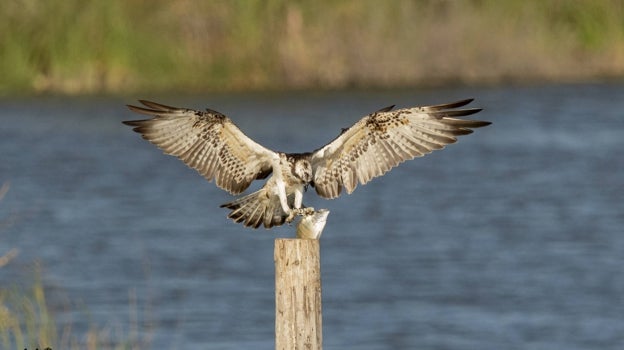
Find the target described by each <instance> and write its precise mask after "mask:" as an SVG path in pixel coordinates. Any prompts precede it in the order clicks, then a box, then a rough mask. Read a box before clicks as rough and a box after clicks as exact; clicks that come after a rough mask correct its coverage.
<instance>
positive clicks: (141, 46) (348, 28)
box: [0, 0, 624, 94]
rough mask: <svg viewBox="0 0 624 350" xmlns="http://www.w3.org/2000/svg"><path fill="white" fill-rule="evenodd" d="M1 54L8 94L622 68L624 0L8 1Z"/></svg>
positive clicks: (432, 79)
mask: <svg viewBox="0 0 624 350" xmlns="http://www.w3.org/2000/svg"><path fill="white" fill-rule="evenodd" d="M0 61H1V62H2V65H0V76H2V77H3V78H2V79H1V80H0V93H5V94H7V93H15V92H20V91H21V92H25V93H30V92H61V93H90V92H128V91H136V90H160V91H167V90H178V91H180V90H182V91H199V90H206V89H207V90H246V89H266V88H269V89H284V88H310V87H321V88H336V87H338V88H340V87H348V86H397V85H415V84H424V85H432V84H442V83H447V82H467V83H470V82H492V83H496V82H500V81H505V80H515V81H517V80H526V79H542V80H565V79H589V78H594V77H622V76H623V75H624V1H622V0H603V1H595V0H545V1H524V0H508V1H497V0H412V1H408V0H397V1H386V2H379V1H375V0H360V1H328V0H319V1H288V0H231V1H201V0H184V1H175V2H172V1H164V0H154V1H145V0H108V1H80V0H57V1H41V0H21V1H10V2H7V3H6V4H3V9H2V11H0Z"/></svg>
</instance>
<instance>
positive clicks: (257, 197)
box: [221, 188, 287, 228]
mask: <svg viewBox="0 0 624 350" xmlns="http://www.w3.org/2000/svg"><path fill="white" fill-rule="evenodd" d="M271 197H274V198H273V200H272V198H271ZM221 208H228V209H231V210H232V211H231V212H230V213H229V214H228V218H230V219H232V220H234V221H235V222H239V223H242V224H243V225H245V226H248V227H253V228H258V227H260V225H262V224H264V227H265V228H271V227H273V226H280V225H283V224H284V222H285V221H286V217H287V215H286V213H284V211H283V210H282V206H281V205H280V203H279V199H277V198H276V196H270V195H268V194H267V192H266V190H265V189H264V188H262V189H260V190H259V191H256V192H254V193H252V194H248V195H246V196H244V197H240V198H237V199H236V200H234V201H232V202H230V203H225V204H222V205H221Z"/></svg>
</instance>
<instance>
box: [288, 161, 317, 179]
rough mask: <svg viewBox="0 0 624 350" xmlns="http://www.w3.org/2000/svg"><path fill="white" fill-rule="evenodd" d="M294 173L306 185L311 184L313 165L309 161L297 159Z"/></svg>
mask: <svg viewBox="0 0 624 350" xmlns="http://www.w3.org/2000/svg"><path fill="white" fill-rule="evenodd" d="M293 167H294V169H293V172H294V173H295V176H296V177H298V178H299V179H300V180H301V181H303V182H304V183H306V184H307V183H310V182H311V181H312V164H310V161H309V160H307V159H297V160H295V163H294V165H293Z"/></svg>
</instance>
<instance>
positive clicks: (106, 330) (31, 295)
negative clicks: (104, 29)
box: [0, 183, 151, 350]
mask: <svg viewBox="0 0 624 350" xmlns="http://www.w3.org/2000/svg"><path fill="white" fill-rule="evenodd" d="M8 189H9V185H8V183H4V184H3V185H2V186H0V201H2V199H3V197H4V195H5V194H6V193H7V192H8ZM3 223H4V222H3V221H0V228H2V227H4V225H2V224H3ZM17 252H18V251H17V249H15V248H13V249H10V250H9V251H8V252H4V255H2V256H0V269H3V268H11V266H10V262H11V260H12V259H13V258H15V256H17ZM0 253H3V252H0ZM33 275H34V278H33V281H32V283H30V285H29V283H24V281H21V282H22V283H21V284H17V283H16V284H14V285H13V286H10V285H8V284H7V283H3V284H1V285H0V348H1V349H65V350H102V349H115V350H122V349H145V348H149V346H150V341H151V326H149V325H148V323H145V324H144V323H141V322H139V317H138V306H137V302H136V300H137V298H136V295H135V293H134V292H132V291H131V292H130V293H129V294H130V295H129V299H130V303H129V305H130V307H129V309H130V313H129V324H130V327H129V328H130V329H128V330H124V329H120V328H119V327H100V326H97V325H92V326H90V327H89V330H88V331H87V332H86V334H76V333H75V332H73V331H72V328H71V326H69V325H62V326H59V325H58V323H57V320H56V319H55V314H54V312H53V311H52V310H51V308H50V305H49V303H48V301H47V295H46V290H45V288H44V284H43V282H42V278H41V268H40V266H39V264H35V268H34V273H33ZM59 328H60V329H59Z"/></svg>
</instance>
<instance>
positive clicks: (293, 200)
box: [123, 99, 490, 228]
mask: <svg viewBox="0 0 624 350" xmlns="http://www.w3.org/2000/svg"><path fill="white" fill-rule="evenodd" d="M139 102H141V103H142V104H143V105H144V106H145V107H137V106H131V105H128V108H130V110H132V111H134V112H137V113H141V114H146V115H149V116H151V117H153V118H151V119H144V120H132V121H124V122H123V123H124V124H126V125H130V126H132V127H134V128H133V130H134V131H136V132H137V133H139V134H141V135H142V136H143V138H144V139H146V140H148V141H149V142H151V143H153V144H154V145H156V146H158V147H159V148H161V149H162V150H163V151H164V152H165V153H166V154H170V155H173V156H176V157H178V158H180V159H181V160H182V161H183V162H184V163H186V164H187V165H188V166H190V167H192V168H194V169H195V170H197V171H198V172H199V173H200V174H201V175H203V176H204V177H205V178H206V179H207V180H208V181H212V180H214V181H215V183H216V185H217V186H219V187H220V188H222V189H224V190H226V191H228V192H229V193H231V194H233V195H236V194H240V193H242V192H243V191H244V190H245V189H247V188H248V187H249V185H250V184H251V183H252V182H253V181H254V180H257V179H265V178H266V177H267V176H269V175H270V174H272V176H271V177H270V178H269V179H268V180H267V181H266V183H265V184H264V186H263V187H262V188H261V189H260V190H258V191H256V192H254V193H252V194H249V195H246V196H243V197H240V198H238V199H236V200H234V201H232V202H230V203H226V204H223V205H221V207H225V208H227V209H230V210H231V211H230V213H229V215H228V217H229V218H231V219H233V220H234V221H235V222H239V223H243V224H244V225H245V226H250V227H254V228H258V227H259V226H260V225H264V227H265V228H270V227H273V226H278V225H282V224H284V223H285V222H291V221H292V220H293V219H294V217H295V215H307V214H311V213H313V212H314V209H313V208H306V207H305V206H304V205H303V192H304V191H305V190H306V189H307V187H308V185H311V186H312V187H314V189H315V190H316V193H317V194H318V195H319V196H321V197H323V198H327V199H331V198H336V197H338V196H339V195H340V193H341V192H342V189H343V188H344V189H345V190H346V191H347V193H351V192H353V190H355V188H356V186H357V185H358V183H360V184H366V183H367V182H369V181H370V180H371V179H373V178H374V177H377V176H381V175H383V174H384V173H386V172H387V171H388V170H390V169H391V168H393V167H395V166H397V165H398V164H399V163H401V162H404V161H406V160H409V159H413V158H415V157H419V156H423V155H425V154H428V153H430V152H431V151H434V150H438V149H442V148H444V146H445V145H447V144H451V143H454V142H455V141H457V139H456V136H459V135H466V134H470V133H472V130H471V129H473V128H479V127H483V126H486V125H489V124H490V123H489V122H486V121H478V120H467V119H459V118H457V117H464V116H468V115H471V114H474V113H477V112H479V111H481V109H480V108H467V109H458V108H459V107H462V106H465V105H467V104H468V103H470V102H472V99H467V100H462V101H457V102H453V103H447V104H440V105H434V106H424V107H412V108H403V109H398V110H393V108H394V106H390V107H386V108H383V109H380V110H378V111H377V112H374V113H372V114H369V115H367V116H365V117H364V118H362V119H360V120H359V121H358V122H357V123H355V124H354V125H353V126H351V127H350V128H348V129H343V131H342V133H341V134H340V135H338V137H336V138H335V139H334V140H333V141H331V142H330V143H328V144H327V145H325V146H323V147H321V148H319V149H317V150H315V151H312V152H307V153H283V152H275V151H272V150H270V149H267V148H265V147H263V146H261V145H259V144H258V143H256V142H254V141H253V140H252V139H250V138H249V137H247V136H246V135H245V134H243V132H242V131H240V129H239V128H238V127H236V125H234V123H233V122H232V121H231V120H230V119H229V118H228V117H226V116H225V115H223V114H221V113H219V112H217V111H213V110H210V109H206V111H205V112H204V111H197V110H192V109H186V108H176V107H170V106H166V105H162V104H159V103H155V102H150V101H145V100H139Z"/></svg>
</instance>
